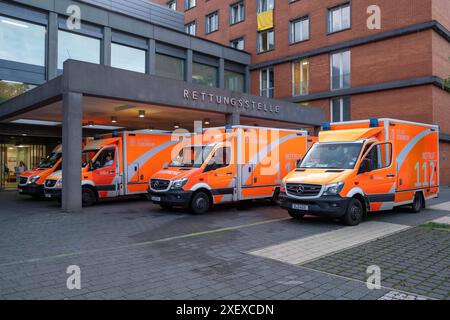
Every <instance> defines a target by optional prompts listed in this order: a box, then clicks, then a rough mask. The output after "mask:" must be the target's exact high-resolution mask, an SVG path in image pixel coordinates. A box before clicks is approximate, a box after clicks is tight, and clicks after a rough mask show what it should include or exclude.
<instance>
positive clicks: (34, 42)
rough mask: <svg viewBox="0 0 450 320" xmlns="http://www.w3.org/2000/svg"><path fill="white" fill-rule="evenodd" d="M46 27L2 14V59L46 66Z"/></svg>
mask: <svg viewBox="0 0 450 320" xmlns="http://www.w3.org/2000/svg"><path fill="white" fill-rule="evenodd" d="M45 37H46V28H45V27H43V26H40V25H37V24H32V23H28V22H24V21H21V20H16V19H11V18H7V17H4V16H0V43H1V45H0V59H3V60H8V61H14V62H20V63H26V64H31V65H36V66H45V42H46V40H45Z"/></svg>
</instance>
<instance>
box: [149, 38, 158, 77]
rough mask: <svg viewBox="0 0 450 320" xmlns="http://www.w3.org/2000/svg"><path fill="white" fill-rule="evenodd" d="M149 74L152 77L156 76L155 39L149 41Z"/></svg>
mask: <svg viewBox="0 0 450 320" xmlns="http://www.w3.org/2000/svg"><path fill="white" fill-rule="evenodd" d="M147 73H148V74H151V75H155V74H156V41H155V39H149V40H148V52H147Z"/></svg>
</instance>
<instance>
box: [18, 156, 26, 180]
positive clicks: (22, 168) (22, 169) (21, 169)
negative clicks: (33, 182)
mask: <svg viewBox="0 0 450 320" xmlns="http://www.w3.org/2000/svg"><path fill="white" fill-rule="evenodd" d="M27 170H28V168H27V165H26V164H25V163H24V162H23V161H20V163H19V165H18V166H17V167H16V181H17V182H19V177H20V175H21V174H22V173H24V172H25V171H27Z"/></svg>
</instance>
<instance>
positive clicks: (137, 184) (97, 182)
mask: <svg viewBox="0 0 450 320" xmlns="http://www.w3.org/2000/svg"><path fill="white" fill-rule="evenodd" d="M177 143H178V140H176V139H172V135H171V134H169V133H139V132H121V133H116V134H112V135H105V136H102V137H101V139H98V140H94V141H92V142H90V143H88V144H87V145H86V146H85V147H84V149H83V153H82V160H81V162H82V165H81V168H82V169H81V179H82V182H81V187H82V201H83V206H90V205H93V204H95V203H96V202H97V201H98V200H100V199H104V198H116V197H120V196H126V195H140V194H142V195H147V185H148V181H149V179H150V177H151V176H152V175H153V174H154V173H155V172H156V171H158V170H159V169H161V168H162V167H163V166H164V165H165V164H168V163H169V162H170V159H171V151H172V148H173V147H174V146H175V145H176V144H177ZM62 188H63V180H62V171H57V172H55V173H54V174H52V175H51V176H49V177H48V178H47V180H46V181H45V196H46V197H47V198H53V199H56V200H58V201H61V194H62Z"/></svg>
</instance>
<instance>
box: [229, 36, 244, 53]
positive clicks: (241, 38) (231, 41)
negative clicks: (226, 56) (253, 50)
mask: <svg viewBox="0 0 450 320" xmlns="http://www.w3.org/2000/svg"><path fill="white" fill-rule="evenodd" d="M238 40H242V42H243V43H244V45H243V48H242V49H238V48H235V47H233V46H231V43H233V42H234V41H238ZM230 47H231V48H233V49H236V50H241V51H243V50H245V37H244V36H242V37H239V38H235V39H232V40H230Z"/></svg>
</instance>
